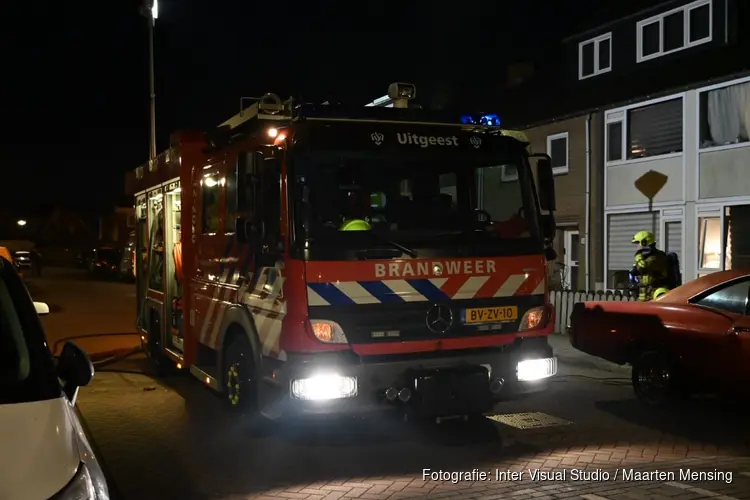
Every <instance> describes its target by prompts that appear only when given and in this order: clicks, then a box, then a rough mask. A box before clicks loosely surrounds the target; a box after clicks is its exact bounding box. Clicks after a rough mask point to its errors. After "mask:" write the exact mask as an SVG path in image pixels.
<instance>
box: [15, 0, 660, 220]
mask: <svg viewBox="0 0 750 500" xmlns="http://www.w3.org/2000/svg"><path fill="white" fill-rule="evenodd" d="M8 3H9V4H12V5H13V6H3V11H2V16H0V46H1V47H2V48H1V49H0V50H1V51H2V52H1V53H2V56H3V60H2V68H3V71H2V78H0V91H1V92H2V95H3V97H4V99H3V105H2V109H3V114H2V116H3V121H4V124H5V126H4V127H3V128H2V132H3V134H2V136H1V137H0V164H1V165H2V181H0V206H2V207H3V208H23V209H27V208H36V207H41V206H45V205H56V204H63V205H67V206H71V207H79V208H89V209H92V210H93V209H96V208H97V207H104V206H107V205H111V204H112V203H114V202H115V201H116V200H117V199H118V196H120V197H121V195H122V190H123V185H122V177H123V173H124V172H125V171H126V170H128V169H132V168H135V167H137V166H138V165H139V164H141V163H142V162H144V161H145V160H147V158H148V137H149V131H148V130H149V121H148V73H147V68H148V65H147V61H148V57H147V55H148V51H147V32H146V20H145V18H143V17H141V16H140V14H139V5H140V1H139V0H106V1H101V0H81V1H77V2H52V1H49V0H47V1H34V2H8ZM619 3H620V2H614V4H619ZM635 3H639V4H653V3H657V2H636V1H635V0H633V1H631V2H630V6H629V9H632V8H633V7H634V5H635ZM604 4H608V5H607V7H606V8H605V7H604V6H603V5H604ZM612 4H613V3H611V2H606V1H602V0H567V1H558V2H554V1H551V0H546V1H537V0H524V1H518V2H507V1H497V0H475V1H473V2H426V1H421V0H420V1H417V2H404V3H403V4H400V3H399V2H393V1H388V2H368V1H366V0H362V1H360V2H347V3H344V2H310V3H303V2H278V3H275V2H255V1H252V0H245V1H242V0H234V1H231V0H217V1H215V2H209V1H207V0H162V1H160V3H159V11H160V12H159V19H157V21H156V29H155V38H156V42H155V45H156V50H155V53H156V79H157V84H156V85H157V88H156V94H157V116H156V121H157V129H158V135H157V147H158V150H159V151H161V150H163V149H164V148H165V147H166V146H167V143H168V138H169V133H170V132H172V131H174V130H175V129H180V128H182V129H190V128H194V129H201V130H205V129H207V128H209V127H212V126H216V125H218V124H219V123H220V122H222V121H223V120H225V119H226V118H228V117H229V116H231V115H233V114H234V113H236V112H237V111H238V109H239V97H240V96H259V95H262V94H263V93H265V92H275V93H277V94H279V95H280V96H281V97H288V96H290V95H294V96H301V97H303V98H304V99H305V100H308V101H313V102H315V101H322V100H325V99H329V98H332V97H334V96H337V97H338V98H339V99H342V100H352V101H353V102H362V103H365V102H368V101H369V100H371V99H373V98H375V97H379V96H381V95H383V94H385V91H386V89H387V87H388V84H389V83H391V82H393V81H412V82H415V83H418V96H419V93H420V89H423V90H424V89H426V92H427V93H429V92H430V91H431V90H433V89H437V88H440V87H441V85H443V86H445V85H452V86H453V88H458V89H461V90H462V91H464V92H471V88H472V85H477V82H481V84H482V85H485V86H486V85H487V84H488V82H489V83H490V84H493V85H494V84H495V83H496V82H497V84H498V85H502V82H503V81H504V75H505V66H506V65H507V64H508V63H511V62H514V61H519V60H520V61H523V60H534V61H542V62H543V61H544V58H545V55H546V54H549V51H548V50H547V48H548V47H550V46H551V45H554V44H559V42H560V40H561V39H562V37H564V36H566V35H569V34H572V33H575V32H578V31H580V30H582V29H585V28H588V27H592V26H593V25H595V24H596V23H597V22H598V21H600V20H602V19H607V18H608V17H611V16H612V15H613V13H612V11H611V9H612V8H623V7H622V6H619V7H617V6H614V5H612ZM287 5H292V6H291V7H289V6H287ZM401 5H403V7H402V6H401ZM607 10H609V12H607ZM423 94H424V92H423Z"/></svg>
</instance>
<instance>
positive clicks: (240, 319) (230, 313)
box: [216, 304, 263, 375]
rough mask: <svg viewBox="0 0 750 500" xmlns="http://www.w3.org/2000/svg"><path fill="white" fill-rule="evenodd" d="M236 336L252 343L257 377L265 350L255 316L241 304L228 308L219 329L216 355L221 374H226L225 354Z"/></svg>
mask: <svg viewBox="0 0 750 500" xmlns="http://www.w3.org/2000/svg"><path fill="white" fill-rule="evenodd" d="M236 335H244V336H245V337H246V338H247V340H248V341H249V342H250V347H251V348H252V350H253V353H252V359H253V369H254V370H255V372H256V375H258V374H259V373H260V369H261V363H262V359H263V349H262V346H261V344H260V339H259V338H258V333H257V330H256V328H255V320H254V318H253V315H252V314H251V313H250V311H249V310H248V309H247V307H245V306H242V305H239V304H234V305H232V306H229V307H227V309H226V311H225V312H224V316H223V318H222V321H221V327H220V328H219V338H218V339H217V344H216V345H217V347H218V350H217V354H216V355H217V364H218V366H219V367H220V369H221V373H223V372H224V352H225V351H226V348H227V346H228V345H229V342H230V341H231V340H232V338H234V336H236Z"/></svg>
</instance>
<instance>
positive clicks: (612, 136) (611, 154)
mask: <svg viewBox="0 0 750 500" xmlns="http://www.w3.org/2000/svg"><path fill="white" fill-rule="evenodd" d="M622 131H623V128H622V122H621V121H619V122H611V123H608V124H607V161H620V160H622V155H623V152H622Z"/></svg>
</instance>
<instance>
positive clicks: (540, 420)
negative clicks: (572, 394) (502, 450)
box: [487, 412, 573, 429]
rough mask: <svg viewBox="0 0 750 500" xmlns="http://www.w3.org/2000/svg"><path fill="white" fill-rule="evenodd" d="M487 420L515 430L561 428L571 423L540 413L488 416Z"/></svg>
mask: <svg viewBox="0 0 750 500" xmlns="http://www.w3.org/2000/svg"><path fill="white" fill-rule="evenodd" d="M487 418H489V419H490V420H494V421H495V422H499V423H501V424H505V425H508V426H510V427H515V428H516V429H543V428H545V427H562V426H563V425H570V424H572V423H573V422H571V421H570V420H565V419H564V418H558V417H554V416H552V415H547V414H546V413H541V412H532V413H509V414H506V415H488V416H487Z"/></svg>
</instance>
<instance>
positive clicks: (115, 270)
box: [88, 247, 122, 279]
mask: <svg viewBox="0 0 750 500" xmlns="http://www.w3.org/2000/svg"><path fill="white" fill-rule="evenodd" d="M121 261H122V249H120V248H116V247H100V248H97V249H95V250H94V255H93V256H92V258H91V260H90V261H89V266H88V269H89V273H91V274H92V275H93V276H95V277H97V278H109V279H112V278H117V277H118V276H119V274H120V263H121Z"/></svg>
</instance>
